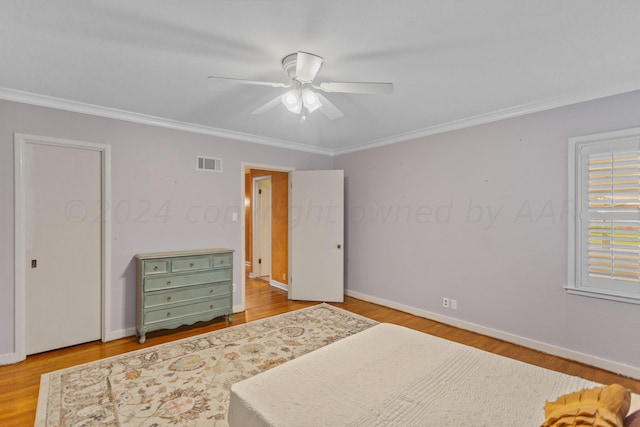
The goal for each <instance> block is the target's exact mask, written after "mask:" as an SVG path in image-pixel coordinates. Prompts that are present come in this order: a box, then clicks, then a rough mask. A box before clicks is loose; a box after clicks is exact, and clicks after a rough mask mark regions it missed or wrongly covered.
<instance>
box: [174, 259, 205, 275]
mask: <svg viewBox="0 0 640 427" xmlns="http://www.w3.org/2000/svg"><path fill="white" fill-rule="evenodd" d="M212 262H213V259H212V256H211V255H203V256H194V257H185V258H175V259H174V260H173V262H172V263H171V271H173V272H174V273H178V272H181V271H191V270H208V269H210V268H211V267H212Z"/></svg>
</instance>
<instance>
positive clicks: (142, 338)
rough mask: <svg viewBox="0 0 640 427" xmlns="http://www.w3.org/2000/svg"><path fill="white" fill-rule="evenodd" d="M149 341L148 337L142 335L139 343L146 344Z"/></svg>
mask: <svg viewBox="0 0 640 427" xmlns="http://www.w3.org/2000/svg"><path fill="white" fill-rule="evenodd" d="M146 340H147V337H145V335H144V334H140V337H139V338H138V342H139V343H140V344H144V342H145V341H146Z"/></svg>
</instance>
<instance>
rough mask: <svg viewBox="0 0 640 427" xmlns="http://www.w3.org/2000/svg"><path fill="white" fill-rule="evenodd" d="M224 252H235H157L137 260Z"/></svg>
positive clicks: (217, 250)
mask: <svg viewBox="0 0 640 427" xmlns="http://www.w3.org/2000/svg"><path fill="white" fill-rule="evenodd" d="M222 252H233V249H227V248H213V249H196V250H191V251H174V252H155V253H148V254H137V255H136V258H137V259H149V258H171V257H177V256H190V255H206V254H215V253H222Z"/></svg>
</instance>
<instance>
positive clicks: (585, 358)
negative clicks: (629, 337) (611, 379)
mask: <svg viewBox="0 0 640 427" xmlns="http://www.w3.org/2000/svg"><path fill="white" fill-rule="evenodd" d="M345 295H348V296H350V297H353V298H357V299H360V300H363V301H368V302H372V303H374V304H378V305H382V306H385V307H389V308H393V309H395V310H399V311H403V312H405V313H409V314H413V315H415V316H419V317H424V318H425V319H430V320H434V321H436V322H440V323H444V324H447V325H451V326H455V327H456V328H460V329H465V330H467V331H471V332H476V333H479V334H482V335H487V336H489V337H492V338H497V339H499V340H503V341H507V342H510V343H513V344H517V345H521V346H523V347H527V348H531V349H533V350H537V351H541V352H543V353H547V354H551V355H554V356H558V357H562V358H565V359H570V360H574V361H576V362H580V363H584V364H586V365H591V366H594V367H596V368H600V369H604V370H607V371H610V372H613V373H616V374H620V375H624V376H627V377H631V378H634V379H640V368H636V367H634V366H630V365H626V364H623V363H618V362H614V361H611V360H607V359H601V358H599V357H595V356H591V355H588V354H585V353H580V352H577V351H573V350H569V349H566V348H563V347H558V346H554V345H551V344H546V343H543V342H541V341H536V340H532V339H529V338H525V337H521V336H519V335H513V334H509V333H507V332H503V331H500V330H497V329H491V328H487V327H485V326H481V325H478V324H475V323H471V322H466V321H464V320H460V319H455V318H453V317H449V316H443V315H442V314H438V313H433V312H430V311H426V310H422V309H419V308H415V307H411V306H408V305H404V304H399V303H397V302H393V301H389V300H386V299H382V298H378V297H374V296H371V295H367V294H363V293H361V292H356V291H352V290H349V289H345Z"/></svg>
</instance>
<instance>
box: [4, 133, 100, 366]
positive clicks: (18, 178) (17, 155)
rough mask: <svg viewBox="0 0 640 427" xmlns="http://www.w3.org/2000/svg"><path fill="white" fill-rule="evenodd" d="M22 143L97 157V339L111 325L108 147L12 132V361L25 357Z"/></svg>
mask: <svg viewBox="0 0 640 427" xmlns="http://www.w3.org/2000/svg"><path fill="white" fill-rule="evenodd" d="M26 144H40V145H53V146H58V147H66V148H75V149H84V150H93V151H98V152H99V153H100V158H101V166H102V168H101V169H102V170H101V179H102V186H101V187H102V188H101V198H102V206H103V208H102V244H101V251H102V259H101V269H102V277H101V284H100V287H101V311H102V313H101V339H102V341H103V342H104V341H107V337H108V330H107V327H108V325H110V324H111V289H110V286H109V285H110V283H111V215H110V214H109V212H110V211H109V208H110V206H111V146H110V145H105V144H97V143H91V142H84V141H74V140H69V139H63V138H52V137H45V136H36V135H27V134H22V133H17V132H16V133H14V197H15V199H14V208H15V211H14V216H15V220H14V221H15V229H14V230H15V234H14V236H15V238H14V239H15V240H14V260H15V266H14V275H15V276H14V279H15V285H14V298H15V303H14V355H13V356H14V358H15V359H16V360H15V361H14V362H19V361H20V360H24V359H25V358H26V336H25V334H26V328H25V326H26V269H27V260H26V252H25V251H26V248H25V238H26V213H27V209H26V194H25V193H26V189H25V187H24V182H25V172H26V171H25V165H24V161H25V159H24V149H25V146H26Z"/></svg>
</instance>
